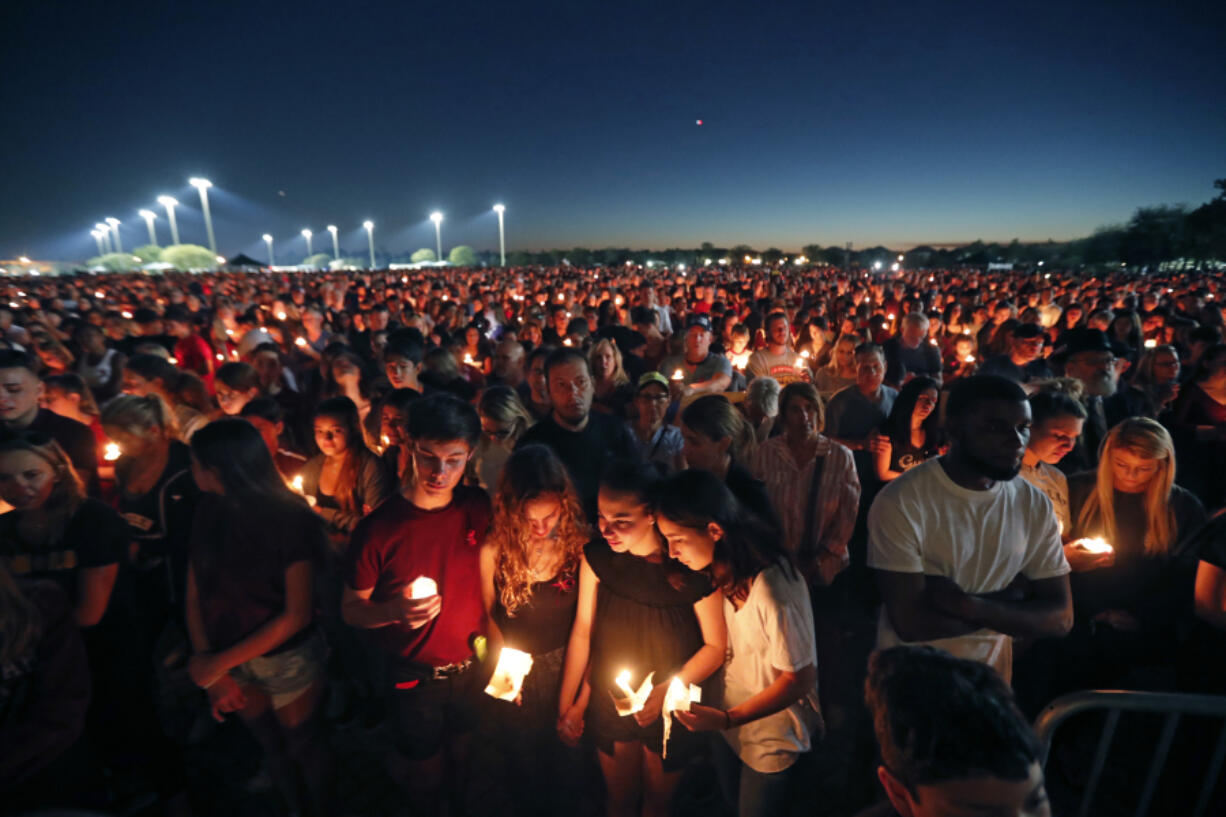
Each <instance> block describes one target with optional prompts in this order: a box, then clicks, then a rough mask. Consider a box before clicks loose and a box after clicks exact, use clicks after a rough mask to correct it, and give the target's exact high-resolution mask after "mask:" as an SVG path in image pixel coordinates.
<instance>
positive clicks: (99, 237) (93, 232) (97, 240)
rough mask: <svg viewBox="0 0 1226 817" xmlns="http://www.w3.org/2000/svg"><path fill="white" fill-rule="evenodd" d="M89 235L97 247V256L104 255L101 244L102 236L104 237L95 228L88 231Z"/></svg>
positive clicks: (104, 251)
mask: <svg viewBox="0 0 1226 817" xmlns="http://www.w3.org/2000/svg"><path fill="white" fill-rule="evenodd" d="M89 234H90V235H92V236H93V237H94V243H96V244H97V245H98V255H106V247H105V246H103V244H102V236H104V235H105V233H103V232H102V231H101V230H99V229H98V228H97V227H95V228H94V229H92V230H90V231H89Z"/></svg>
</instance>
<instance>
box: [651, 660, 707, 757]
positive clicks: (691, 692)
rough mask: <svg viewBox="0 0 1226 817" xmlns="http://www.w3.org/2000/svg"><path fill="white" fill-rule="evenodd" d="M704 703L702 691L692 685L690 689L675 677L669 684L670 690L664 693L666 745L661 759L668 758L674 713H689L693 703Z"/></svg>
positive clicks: (664, 744)
mask: <svg viewBox="0 0 1226 817" xmlns="http://www.w3.org/2000/svg"><path fill="white" fill-rule="evenodd" d="M701 701H702V689H701V688H700V687H697V686H695V685H694V684H690V685H689V686H688V687H687V686H686V685H685V684H684V683H682V681H681V679H680V678H678V677H677V676H675V675H674V676H673V680H672V681H670V682H669V684H668V690H667V691H666V692H665V693H664V710H663V713H662V717H663V718H664V743H663V746H662V747H661V751H660V757H668V736H669V734H670V733H671V732H672V726H673V713H674V712H689V711H690V704H691V703H699V702H701Z"/></svg>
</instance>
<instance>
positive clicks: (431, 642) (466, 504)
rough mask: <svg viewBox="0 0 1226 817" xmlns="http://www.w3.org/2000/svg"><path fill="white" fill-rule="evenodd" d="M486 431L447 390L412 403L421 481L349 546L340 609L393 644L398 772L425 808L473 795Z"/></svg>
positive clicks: (391, 709)
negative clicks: (471, 479)
mask: <svg viewBox="0 0 1226 817" xmlns="http://www.w3.org/2000/svg"><path fill="white" fill-rule="evenodd" d="M480 435H481V420H480V418H479V417H478V416H477V412H476V410H475V409H474V408H473V407H472V406H471V405H469V404H468V403H465V402H463V401H461V400H458V399H456V398H454V397H451V396H449V395H442V394H437V395H432V396H430V397H425V398H422V399H420V400H418V401H416V402H414V403H413V405H412V407H411V408H410V411H409V436H410V438H411V439H412V440H413V459H414V464H415V467H416V474H417V479H416V481H415V484H414V485H413V486H411V487H409V488H407V489H406V490H405V492H404V493H403V494H400V495H397V496H394V497H392V498H391V499H388V500H387V501H386V502H384V503H383V504H382V505H380V506H379V507H378V508H376V509H375V510H374V511H373V512H372V513H371V514H370V515H369V516H367V517H366V518H365V519H364V520H362V522H361V523H360V524H359V525H358V527H357V528H356V529H355V530H354V532H353V537H352V539H351V544H350V549H349V555H348V562H347V586H346V587H345V596H344V600H343V602H342V614H343V616H344V619H345V621H346V622H347V623H348V624H349V625H350V626H353V627H361V628H364V629H370V630H374V631H375V632H374V635H375V636H376V638H377V639H378V641H379V642H380V644H381V646H382V647H383V649H384V650H386V652H387V653H388V657H389V661H388V668H389V677H388V678H387V680H386V687H387V689H388V693H389V696H390V697H389V703H388V721H389V723H390V725H391V727H392V733H393V737H394V744H395V748H396V753H397V754H398V755H399V756H400V757H399V758H398V759H397V760H399V761H400V762H398V763H396V766H398V767H399V768H393V774H394V776H395V777H396V778H397V779H398V780H400V781H401V782H402V783H403V784H404V785H405V786H406V788H407V789H408V793H409V794H410V795H411V797H412V798H413V800H414V803H416V804H418V806H419V808H420V809H421V813H423V814H434V813H439V812H441V811H442V808H441V807H442V805H443V803H442V798H443V796H444V791H443V786H444V783H445V782H447V781H448V780H450V781H455V783H454V784H453V785H452V786H451V787H450V790H451V793H452V795H453V796H454V797H462V796H463V794H464V788H465V787H464V785H463V781H464V779H465V774H466V766H467V762H466V761H467V742H468V735H469V732H470V731H471V730H472V727H473V726H474V724H475V721H476V707H477V705H478V701H479V699H478V696H479V695H480V693H481V679H480V678H478V676H479V675H480V673H479V672H478V666H477V661H476V658H475V656H474V655H473V647H472V645H473V640H474V638H475V637H476V636H477V635H479V634H480V633H481V632H482V630H483V628H484V625H485V621H484V618H485V611H484V607H483V606H482V603H481V581H480V570H479V563H478V557H479V553H480V549H481V544H482V542H483V541H484V539H485V533H486V529H487V528H488V527H489V521H490V500H489V497H488V496H486V494H485V492H484V491H482V490H480V489H479V488H470V487H467V486H463V485H461V484H460V482H461V480H462V479H463V477H464V470H465V467H466V466H467V465H468V460H469V458H470V457H472V453H473V449H474V448H475V446H476V444H477V440H478V438H479V437H480ZM423 579H424V580H429V581H426V582H423V581H421V580H423ZM430 582H433V583H434V584H433V587H430V586H429V585H430ZM423 584H425V585H427V588H425V589H423V588H422V585H423ZM414 597H416V598H414ZM459 810H460V811H462V808H461V809H459Z"/></svg>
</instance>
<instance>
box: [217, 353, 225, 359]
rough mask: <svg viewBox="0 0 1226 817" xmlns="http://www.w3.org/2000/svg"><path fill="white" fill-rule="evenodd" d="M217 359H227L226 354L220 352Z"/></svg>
mask: <svg viewBox="0 0 1226 817" xmlns="http://www.w3.org/2000/svg"><path fill="white" fill-rule="evenodd" d="M217 359H218V360H225V359H226V356H225V355H222V354H219V355H217Z"/></svg>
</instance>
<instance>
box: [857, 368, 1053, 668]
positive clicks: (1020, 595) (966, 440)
mask: <svg viewBox="0 0 1226 817" xmlns="http://www.w3.org/2000/svg"><path fill="white" fill-rule="evenodd" d="M947 416H948V429H949V435H950V442H951V445H950V449H949V453H948V454H946V455H945V456H942V457H937V458H935V459H931V460H929V461H928V462H926V463H924V464H923V465H920V466H919V467H917V468H913V469H911V470H910V471H908V472H907V473H905V474H903V475H902V476H901V477H899V478H898V479H896V480H894V481H893V482H891V483H889V484H888V485H887V486H886V487H885V488H884V489H882V491H881V493H880V494H878V495H877V499H876V501H875V502H874V503H873V507H872V509H871V510H870V511H869V516H868V529H869V544H868V565H869V567H871V568H873V569H875V570H876V571H877V582H878V586H879V587H880V589H881V595H882V598H883V600H884V602H885V605H884V607H883V609H882V612H881V618H880V620H879V623H878V629H877V646H878V648H885V647H891V646H894V645H897V644H902V643H927V644H931V645H932V646H935V647H939V648H941V649H943V650H946V651H947V652H950V653H952V654H954V655H957V656H960V657H962V658H970V659H973V660H977V661H981V662H983V663H985V664H988V665H990V666H992V667H993V668H995V669H996V671H997V672H999V673H1000V675H1001V677H1003V678H1004V679H1005V680H1006V681H1008V680H1009V679H1010V677H1011V675H1012V665H1013V655H1012V639H1011V638H1010V637H1011V636H1014V637H1024V638H1048V637H1053V636H1063V635H1065V634H1066V633H1068V631H1069V628H1070V627H1071V626H1072V622H1073V602H1072V594H1071V593H1070V591H1069V580H1068V572H1069V565H1068V562H1067V561H1066V560H1065V558H1064V550H1063V549H1062V547H1061V543H1060V532H1059V529H1058V527H1057V524H1056V517H1055V514H1053V513H1052V505H1051V502H1050V501H1049V500H1048V499H1047V497H1046V496H1044V495H1043V492H1042V491H1040V490H1039V489H1038V488H1036V487H1034V486H1033V485H1031V484H1030V483H1029V482H1027V481H1026V480H1023V479H1014V477H1016V476H1017V475H1018V472H1019V471H1020V470H1021V467H1022V459H1023V455H1024V454H1025V451H1026V444H1027V442H1028V441H1029V439H1030V405H1029V403H1027V401H1026V393H1025V392H1024V391H1022V388H1021V386H1019V385H1018V384H1017V383H1014V382H1013V381H1011V380H1008V379H1006V378H1003V377H996V376H992V375H977V376H973V377H968V378H966V379H965V380H960V381H958V383H957V384H956V385H955V386H954V387H953V389H952V390H951V392H950V396H949V404H948V408H947Z"/></svg>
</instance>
